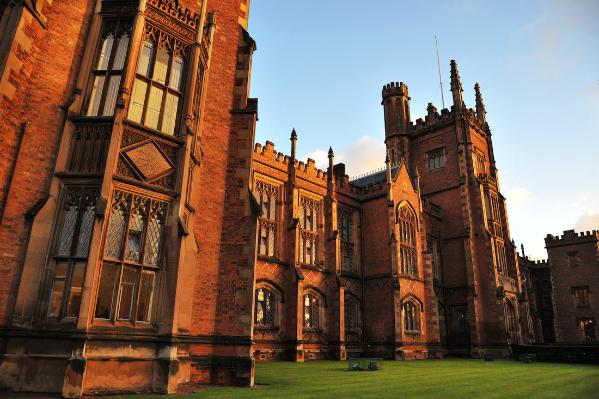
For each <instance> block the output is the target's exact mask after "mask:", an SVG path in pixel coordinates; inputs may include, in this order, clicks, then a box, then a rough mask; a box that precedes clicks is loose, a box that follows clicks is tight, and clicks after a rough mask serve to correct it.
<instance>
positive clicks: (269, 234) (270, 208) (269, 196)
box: [255, 180, 279, 256]
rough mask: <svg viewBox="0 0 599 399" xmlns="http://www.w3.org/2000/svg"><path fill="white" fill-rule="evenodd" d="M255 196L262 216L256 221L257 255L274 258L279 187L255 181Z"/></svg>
mask: <svg viewBox="0 0 599 399" xmlns="http://www.w3.org/2000/svg"><path fill="white" fill-rule="evenodd" d="M255 196H256V199H257V200H258V202H259V203H260V208H261V209H262V215H261V216H260V219H259V221H258V229H259V237H258V254H260V255H265V256H275V247H276V245H275V239H276V235H277V198H278V196H279V187H278V186H276V185H273V184H269V183H266V182H264V181H262V180H256V188H255Z"/></svg>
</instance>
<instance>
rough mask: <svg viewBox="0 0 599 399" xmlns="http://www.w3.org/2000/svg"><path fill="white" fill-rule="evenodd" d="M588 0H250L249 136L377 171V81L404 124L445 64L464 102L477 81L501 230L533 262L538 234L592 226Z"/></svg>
mask: <svg viewBox="0 0 599 399" xmlns="http://www.w3.org/2000/svg"><path fill="white" fill-rule="evenodd" d="M598 21H599V1H597V0H571V1H561V2H560V1H528V0H527V1H479V0H467V1H438V2H422V1H397V0H396V1H374V0H373V1H370V2H364V1H356V0H348V1H330V0H329V1H326V0H320V1H315V0H304V1H293V2H292V1H282V0H253V1H252V3H251V11H250V26H249V32H250V34H251V35H252V37H253V38H254V39H255V40H256V41H257V44H258V50H257V51H256V53H255V54H254V59H253V69H252V83H251V84H252V86H251V94H252V96H253V97H258V98H259V118H260V120H259V122H258V127H257V136H256V140H257V141H258V142H261V143H264V141H266V140H270V141H273V142H274V143H275V148H276V149H277V150H279V151H282V152H284V153H289V134H290V131H291V128H293V127H295V128H296V129H297V132H298V136H299V141H298V153H299V155H300V156H301V159H305V158H307V157H311V158H314V159H315V160H316V161H317V164H320V166H321V167H325V161H326V150H327V149H328V147H329V145H332V146H333V149H334V150H335V155H336V161H342V162H345V163H346V165H347V170H348V174H350V176H352V175H357V174H360V173H364V172H368V171H369V170H373V169H375V168H378V167H381V166H383V161H384V156H385V155H384V145H383V139H384V126H383V110H382V107H381V105H380V102H381V88H382V86H383V84H385V83H387V82H390V81H403V82H405V83H406V84H407V85H408V87H409V91H410V96H411V97H412V101H411V113H412V119H413V120H415V119H416V118H418V117H420V116H423V115H424V114H425V113H426V104H427V103H428V102H433V103H434V104H435V106H437V108H439V109H441V108H442V107H441V94H440V89H439V81H438V77H437V64H436V58H435V47H434V36H435V35H437V36H438V39H439V56H440V60H441V73H442V75H443V80H444V89H445V106H446V107H449V106H450V105H451V94H450V93H449V61H450V59H455V60H456V61H457V63H458V68H459V71H460V75H461V77H462V85H463V87H464V98H465V101H466V104H467V106H468V107H474V89H473V87H474V83H475V82H479V84H480V85H481V91H482V94H483V98H484V101H485V105H486V107H487V119H488V121H489V124H490V126H491V130H492V132H493V143H494V148H495V154H496V159H497V166H498V168H499V173H500V184H501V191H502V193H503V194H504V195H505V196H506V197H507V204H508V214H509V221H510V229H511V232H512V237H513V238H514V239H515V241H516V243H517V244H518V245H519V244H520V243H521V242H523V243H524V245H525V247H526V249H527V253H528V254H530V255H531V257H533V258H538V259H540V258H544V257H546V254H545V250H544V241H543V239H544V237H545V235H547V233H551V234H554V235H557V234H561V232H562V231H563V230H566V229H571V228H576V229H578V230H591V229H599V22H598Z"/></svg>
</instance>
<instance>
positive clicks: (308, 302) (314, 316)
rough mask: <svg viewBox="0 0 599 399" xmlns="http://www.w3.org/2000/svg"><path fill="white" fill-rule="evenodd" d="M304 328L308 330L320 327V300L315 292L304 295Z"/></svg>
mask: <svg viewBox="0 0 599 399" xmlns="http://www.w3.org/2000/svg"><path fill="white" fill-rule="evenodd" d="M304 328H305V329H307V330H318V329H319V328H320V301H319V300H318V297H317V296H316V295H314V294H306V295H304Z"/></svg>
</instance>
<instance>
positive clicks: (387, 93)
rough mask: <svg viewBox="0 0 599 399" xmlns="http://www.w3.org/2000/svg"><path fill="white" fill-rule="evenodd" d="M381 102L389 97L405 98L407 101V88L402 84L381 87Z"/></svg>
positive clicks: (393, 83)
mask: <svg viewBox="0 0 599 399" xmlns="http://www.w3.org/2000/svg"><path fill="white" fill-rule="evenodd" d="M382 96H383V101H384V100H386V99H387V98H389V97H407V98H408V100H409V99H410V97H409V96H408V86H407V85H406V84H405V83H404V82H391V83H387V84H386V85H384V86H383V92H382Z"/></svg>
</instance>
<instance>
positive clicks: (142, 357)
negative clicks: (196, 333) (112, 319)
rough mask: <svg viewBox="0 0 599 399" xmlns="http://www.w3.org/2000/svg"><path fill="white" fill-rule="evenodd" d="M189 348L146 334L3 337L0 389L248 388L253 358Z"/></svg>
mask: <svg viewBox="0 0 599 399" xmlns="http://www.w3.org/2000/svg"><path fill="white" fill-rule="evenodd" d="M23 335H26V334H23ZM189 345H190V344H188V343H180V342H179V343H173V342H170V343H169V342H164V341H162V340H160V339H159V338H158V337H149V336H144V337H131V336H129V337H121V338H119V339H115V338H114V337H109V336H102V337H100V336H98V337H94V338H89V337H82V336H81V335H80V334H75V333H73V334H72V335H71V337H66V336H64V334H63V337H61V338H58V337H50V336H46V337H41V336H20V337H9V338H7V339H6V348H5V350H4V353H2V354H0V390H5V391H13V392H45V393H58V394H61V395H62V396H63V397H68V398H78V397H81V395H83V394H114V393H139V392H152V393H162V394H175V393H177V389H178V387H179V385H180V384H186V383H194V384H215V385H216V384H220V385H237V386H251V385H253V381H254V360H253V358H251V357H249V356H246V357H244V356H215V355H207V356H190V355H189ZM208 349H210V348H208ZM248 353H249V352H248Z"/></svg>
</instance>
